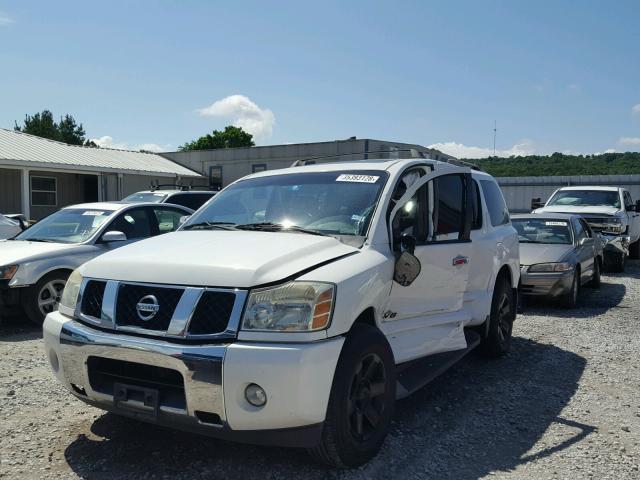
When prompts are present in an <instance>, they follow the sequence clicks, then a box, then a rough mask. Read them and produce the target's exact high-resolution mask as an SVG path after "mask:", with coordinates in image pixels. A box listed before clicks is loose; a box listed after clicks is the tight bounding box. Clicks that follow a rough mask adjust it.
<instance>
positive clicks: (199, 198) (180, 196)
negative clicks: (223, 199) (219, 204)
mask: <svg viewBox="0 0 640 480" xmlns="http://www.w3.org/2000/svg"><path fill="white" fill-rule="evenodd" d="M213 195H214V193H213V192H212V193H176V194H175V195H172V196H171V197H169V199H168V200H167V202H168V203H173V204H174V205H182V206H183V207H187V208H190V209H192V210H198V209H199V208H200V207H201V206H202V205H204V204H205V203H206V202H207V200H209V199H210V198H211V197H213Z"/></svg>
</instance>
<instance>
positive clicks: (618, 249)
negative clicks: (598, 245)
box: [600, 233, 631, 256]
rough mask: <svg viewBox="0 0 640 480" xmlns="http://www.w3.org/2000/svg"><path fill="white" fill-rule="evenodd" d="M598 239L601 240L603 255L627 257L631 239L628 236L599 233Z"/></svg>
mask: <svg viewBox="0 0 640 480" xmlns="http://www.w3.org/2000/svg"><path fill="white" fill-rule="evenodd" d="M600 239H601V240H602V249H603V251H604V255H605V256H606V255H612V254H613V255H619V254H621V253H623V254H625V255H629V244H630V243H631V238H630V237H629V236H628V235H610V234H607V233H600Z"/></svg>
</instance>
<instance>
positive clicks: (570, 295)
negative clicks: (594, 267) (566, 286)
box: [560, 269, 580, 308]
mask: <svg viewBox="0 0 640 480" xmlns="http://www.w3.org/2000/svg"><path fill="white" fill-rule="evenodd" d="M579 294H580V270H578V269H576V270H575V271H574V272H573V280H572V282H571V289H570V290H569V291H568V292H567V293H566V294H564V295H563V296H562V297H561V298H560V303H561V304H562V306H563V307H564V308H575V306H576V305H577V304H578V295H579Z"/></svg>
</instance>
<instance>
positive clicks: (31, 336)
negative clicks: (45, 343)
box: [0, 317, 42, 342]
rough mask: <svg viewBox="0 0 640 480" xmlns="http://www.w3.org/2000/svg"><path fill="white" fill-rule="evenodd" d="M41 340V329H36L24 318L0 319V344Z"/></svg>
mask: <svg viewBox="0 0 640 480" xmlns="http://www.w3.org/2000/svg"><path fill="white" fill-rule="evenodd" d="M37 338H42V328H38V327H36V326H35V325H34V324H33V323H31V322H30V321H29V319H27V318H24V317H3V318H2V319H0V342H24V341H25V340H35V339H37Z"/></svg>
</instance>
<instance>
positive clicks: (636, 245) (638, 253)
mask: <svg viewBox="0 0 640 480" xmlns="http://www.w3.org/2000/svg"><path fill="white" fill-rule="evenodd" d="M629 258H633V259H634V260H637V259H639V258H640V240H636V241H635V242H633V243H632V244H631V245H629Z"/></svg>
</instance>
